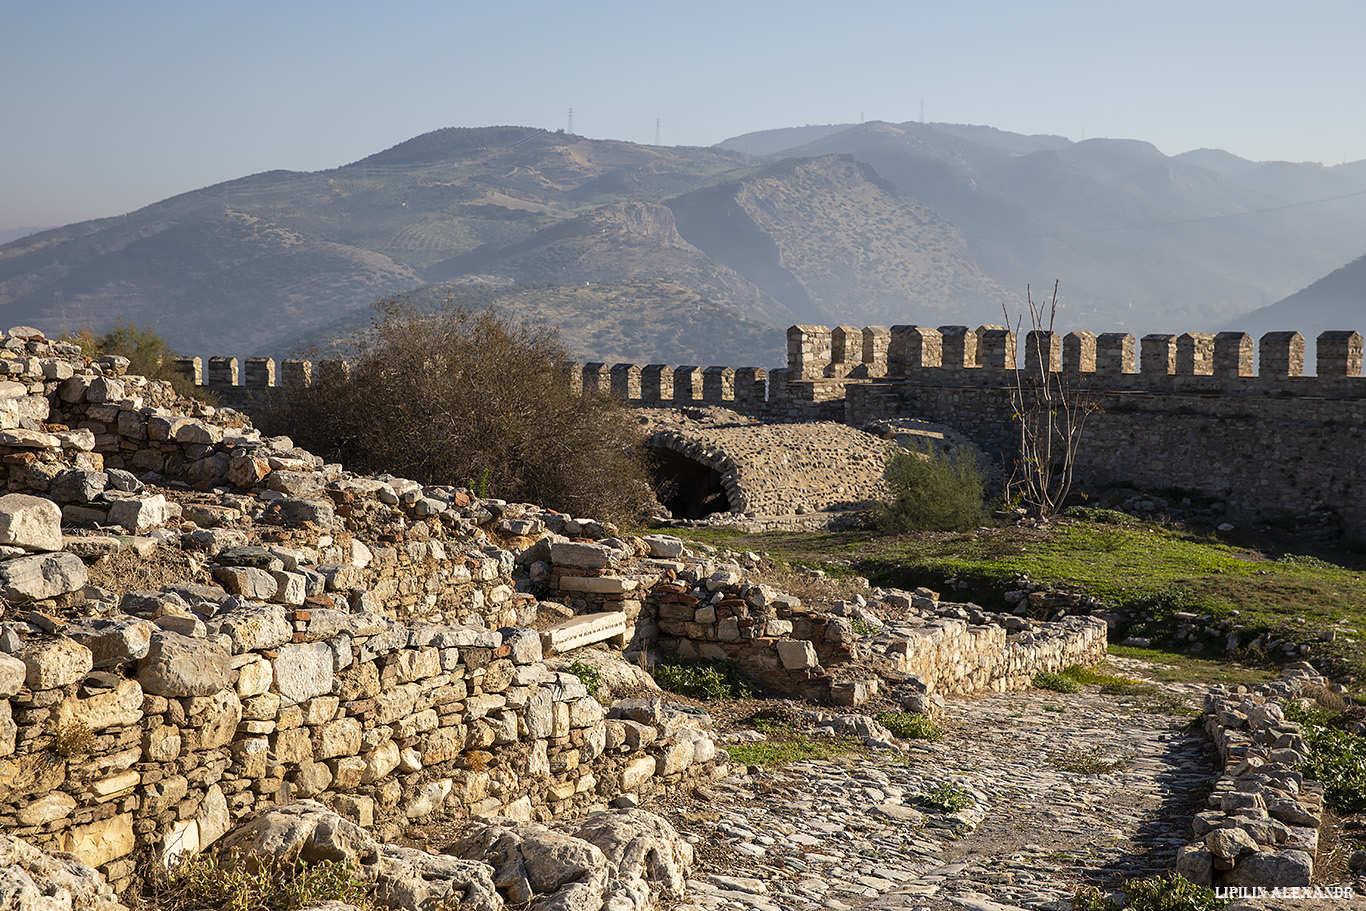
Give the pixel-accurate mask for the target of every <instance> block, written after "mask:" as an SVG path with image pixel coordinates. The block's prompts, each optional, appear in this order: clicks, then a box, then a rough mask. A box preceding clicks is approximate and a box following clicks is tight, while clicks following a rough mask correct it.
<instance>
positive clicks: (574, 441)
mask: <svg viewBox="0 0 1366 911" xmlns="http://www.w3.org/2000/svg"><path fill="white" fill-rule="evenodd" d="M375 306H376V311H377V312H376V316H375V318H374V320H373V321H372V323H371V325H370V326H369V327H367V328H365V329H362V330H359V331H357V332H355V333H353V334H352V335H349V336H346V337H344V338H343V339H341V340H339V341H338V342H337V343H336V344H335V345H334V347H333V349H332V350H331V351H328V352H317V351H315V352H310V355H311V357H312V358H313V360H314V361H315V370H314V375H313V381H312V383H311V384H310V385H309V386H308V387H306V388H303V389H293V390H288V391H287V392H286V394H285V396H284V397H283V398H282V400H281V403H280V404H279V405H278V406H277V407H276V408H275V409H273V410H272V411H271V412H270V413H269V414H268V415H266V416H265V417H264V418H263V421H262V423H264V424H265V425H267V427H268V428H269V429H271V430H273V431H274V432H278V433H288V434H289V435H290V436H292V437H293V438H295V440H296V441H297V442H299V443H300V444H302V445H304V446H305V447H307V448H309V449H311V450H313V451H314V452H317V453H319V454H322V455H324V456H325V457H327V458H328V459H332V460H336V461H340V462H342V463H343V464H345V465H346V466H347V467H348V468H351V469H353V470H358V471H367V472H392V473H393V474H396V475H400V476H403V477H407V478H411V479H413V480H415V481H419V482H421V483H424V484H450V485H457V486H466V487H471V488H475V489H476V490H477V492H478V493H480V494H485V493H487V494H488V495H490V496H495V497H501V498H503V499H508V500H519V501H526V502H532V503H538V504H541V505H544V506H549V507H552V508H555V509H560V510H563V511H566V512H571V513H573V514H575V515H591V516H595V517H599V518H628V517H631V516H633V515H634V514H635V513H636V512H638V511H639V510H640V509H641V508H642V507H643V506H644V505H645V504H646V503H647V502H648V500H649V499H650V497H651V495H650V491H649V485H648V481H647V480H646V478H647V475H646V472H645V469H644V466H643V462H642V457H641V452H642V450H641V447H640V445H639V441H638V440H637V439H636V437H635V435H634V434H633V433H632V431H631V426H632V424H633V423H634V422H632V421H631V420H630V419H629V414H628V413H627V412H626V411H625V409H624V408H623V407H622V406H621V405H620V404H619V403H618V402H617V401H616V400H614V399H611V398H609V397H607V396H598V395H587V394H583V395H579V394H574V393H573V392H572V391H571V389H570V388H569V383H568V382H566V379H565V376H564V365H565V364H567V363H568V362H569V356H568V353H567V351H566V350H565V348H564V346H563V345H562V344H561V343H560V341H559V339H558V336H557V335H556V334H555V332H554V331H553V330H552V329H549V328H547V327H546V326H544V325H542V324H535V323H528V322H522V321H517V320H514V319H512V318H510V317H507V316H504V315H502V314H500V313H498V312H496V311H494V310H491V309H488V310H471V309H468V308H465V307H462V306H458V305H454V304H450V303H448V304H447V305H446V307H445V308H443V309H441V310H438V311H435V312H422V313H419V312H417V311H416V310H414V308H413V307H412V306H411V305H410V304H409V303H408V302H407V301H405V300H401V299H397V298H390V299H386V300H381V301H379V302H378V303H377V304H376V305H375ZM324 359H332V360H338V361H340V360H344V361H346V362H347V363H348V364H349V367H347V368H346V369H337V368H330V367H329V366H328V365H327V364H325V363H322V361H323V360H324Z"/></svg>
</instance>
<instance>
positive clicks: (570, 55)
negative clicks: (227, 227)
mask: <svg viewBox="0 0 1366 911" xmlns="http://www.w3.org/2000/svg"><path fill="white" fill-rule="evenodd" d="M1294 6H1295V8H1292V5H1291V4H1289V3H1285V2H1276V3H1269V2H1246V0H1245V2H1199V0H1184V2H1166V0H1160V2H1143V3H1124V4H1119V3H1113V2H1100V0H1092V2H1047V0H1040V2H1032V3H1025V2H1020V0H1008V2H978V3H967V2H964V3H919V2H864V3H859V2H856V0H851V2H847V3H845V4H842V5H841V6H840V7H838V8H837V7H836V5H835V4H834V3H832V2H822V3H813V2H802V0H787V2H781V3H778V2H768V0H757V2H746V0H729V2H714V0H689V2H686V3H679V4H671V5H668V6H665V5H662V4H652V3H615V2H594V0H582V2H579V3H567V2H554V3H546V2H538V0H530V2H521V3H499V2H492V3H490V2H480V3H461V2H449V0H448V2H406V3H405V2H398V0H396V2H392V3H387V4H380V3H374V2H370V3H359V2H351V0H330V2H326V3H323V2H309V3H303V2H289V0H270V2H256V0H235V2H233V3H221V4H213V5H210V4H207V3H200V2H197V0H189V2H187V0H174V2H149V0H125V2H118V3H114V2H109V0H7V2H6V3H5V4H4V5H3V6H0V228H12V227H18V226H23V225H54V224H65V223H69V222H73V221H79V220H82V219H86V218H94V217H98V216H106V215H117V214H121V213H123V212H126V211H131V210H133V209H136V208H138V207H141V206H143V205H147V204H149V203H151V202H155V201H156V200H159V199H163V198H165V197H167V196H171V195H174V194H176V193H180V192H184V191H187V190H193V189H196V188H199V187H202V186H207V185H209V184H213V183H217V182H219V181H222V180H228V179H231V178H234V177H240V176H243V175H246V174H251V173H255V172H259V171H265V170H270V169H274V168H288V169H292V170H319V169H324V168H331V167H336V166H338V165H341V164H345V163H347V162H350V161H354V160H356V159H358V158H362V157H364V156H365V155H368V154H370V153H372V152H376V151H379V150H381V149H384V148H388V147H389V146H391V145H394V144H395V143H398V142H401V141H403V140H404V139H408V138H410V137H412V136H415V135H417V134H419V133H423V132H426V131H428V130H433V129H437V128H440V127H446V126H485V125H489V124H521V125H529V126H540V127H547V128H559V127H564V126H566V119H567V112H568V110H569V108H571V107H572V108H573V109H574V131H575V132H576V133H579V134H582V135H585V136H589V137H593V138H611V139H624V140H629V141H632V142H653V141H654V136H655V119H656V118H659V120H660V121H661V127H660V129H661V136H662V140H663V142H664V143H666V144H670V145H672V144H688V145H711V144H712V143H715V142H719V141H720V140H722V139H725V138H727V137H728V136H732V135H735V134H737V133H742V132H747V131H751V130H761V129H769V128H774V127H782V126H793V125H802V124H808V123H843V122H857V121H858V120H859V119H860V117H863V118H866V119H868V120H874V119H879V120H891V121H903V120H915V119H918V118H919V116H920V103H921V100H922V99H923V100H924V104H925V117H926V119H927V120H930V121H946V122H955V123H979V124H987V125H990V126H995V127H999V128H1001V129H1006V130H1012V131H1016V132H1023V133H1057V134H1060V135H1063V136H1067V137H1069V138H1071V139H1081V138H1083V135H1084V136H1085V137H1097V136H1110V137H1125V138H1134V139H1144V140H1148V141H1150V142H1153V143H1155V144H1156V145H1157V147H1158V148H1159V149H1161V150H1162V151H1163V152H1165V153H1167V154H1175V153H1178V152H1183V151H1186V150H1188V149H1193V148H1200V147H1212V148H1223V149H1226V150H1228V151H1230V152H1233V153H1235V154H1237V155H1242V156H1243V157H1246V158H1252V159H1285V160H1292V161H1305V160H1310V161H1323V162H1324V163H1327V164H1338V163H1341V162H1343V161H1350V160H1358V159H1363V158H1366V110H1363V108H1366V53H1363V52H1362V49H1361V42H1362V40H1363V38H1366V0H1310V2H1309V3H1307V4H1296V5H1294Z"/></svg>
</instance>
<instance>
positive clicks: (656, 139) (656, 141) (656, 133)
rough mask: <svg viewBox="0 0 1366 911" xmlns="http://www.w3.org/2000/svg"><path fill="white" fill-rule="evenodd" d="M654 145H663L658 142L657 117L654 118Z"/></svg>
mask: <svg viewBox="0 0 1366 911" xmlns="http://www.w3.org/2000/svg"><path fill="white" fill-rule="evenodd" d="M655 145H663V143H661V142H660V141H659V118H658V117H656V118H655Z"/></svg>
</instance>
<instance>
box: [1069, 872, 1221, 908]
mask: <svg viewBox="0 0 1366 911" xmlns="http://www.w3.org/2000/svg"><path fill="white" fill-rule="evenodd" d="M1119 891H1121V892H1123V893H1124V894H1125V895H1126V896H1128V899H1129V900H1128V903H1127V904H1124V905H1120V904H1117V903H1115V902H1113V901H1111V900H1110V899H1108V898H1106V897H1105V896H1103V895H1101V892H1100V890H1099V889H1097V888H1096V887H1095V886H1085V887H1083V888H1081V889H1078V890H1077V893H1076V895H1074V896H1073V897H1072V908H1073V909H1074V911H1120V908H1125V909H1127V911H1223V909H1224V908H1226V907H1228V905H1229V903H1230V902H1231V901H1232V899H1222V898H1219V897H1217V896H1216V895H1215V894H1214V890H1213V889H1207V888H1205V887H1204V886H1197V885H1195V884H1193V883H1191V882H1190V881H1189V880H1187V879H1186V878H1185V877H1183V876H1181V875H1180V874H1178V873H1167V874H1165V875H1163V876H1155V877H1153V878H1152V879H1131V880H1129V881H1128V882H1126V883H1125V884H1124V885H1123V886H1120V888H1119Z"/></svg>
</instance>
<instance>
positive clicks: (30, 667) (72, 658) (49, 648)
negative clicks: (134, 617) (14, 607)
mask: <svg viewBox="0 0 1366 911" xmlns="http://www.w3.org/2000/svg"><path fill="white" fill-rule="evenodd" d="M73 559H74V558H73ZM13 562H18V561H13ZM18 657H19V659H20V660H21V661H23V662H24V668H25V674H24V681H25V682H26V683H27V684H28V687H29V689H33V690H49V689H54V688H56V687H59V686H68V685H70V684H72V683H76V682H77V681H79V680H81V679H82V678H83V677H85V675H86V674H88V673H90V670H91V668H92V667H94V661H93V660H92V658H91V655H90V649H88V648H86V647H85V646H83V645H81V644H80V643H79V642H76V641H74V640H72V639H56V640H51V641H47V642H30V643H28V644H27V645H26V646H25V647H24V650H23V651H22V652H20V653H19V656H18Z"/></svg>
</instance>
